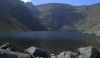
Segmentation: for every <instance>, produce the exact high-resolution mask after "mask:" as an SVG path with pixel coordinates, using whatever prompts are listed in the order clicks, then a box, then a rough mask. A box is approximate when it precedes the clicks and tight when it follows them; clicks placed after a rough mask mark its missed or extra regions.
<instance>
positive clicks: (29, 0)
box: [21, 0, 32, 2]
mask: <svg viewBox="0 0 100 58" xmlns="http://www.w3.org/2000/svg"><path fill="white" fill-rule="evenodd" d="M21 1H24V2H32V1H31V0H21Z"/></svg>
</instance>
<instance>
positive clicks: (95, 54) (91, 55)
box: [78, 46, 100, 58]
mask: <svg viewBox="0 0 100 58" xmlns="http://www.w3.org/2000/svg"><path fill="white" fill-rule="evenodd" d="M78 51H79V53H80V55H82V56H83V58H100V57H99V50H97V49H96V48H94V47H93V46H90V47H82V48H79V49H78Z"/></svg>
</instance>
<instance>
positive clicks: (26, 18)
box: [0, 0, 46, 32]
mask: <svg viewBox="0 0 100 58" xmlns="http://www.w3.org/2000/svg"><path fill="white" fill-rule="evenodd" d="M0 25H1V26H0V31H1V32H2V31H4V32H6V31H8V32H9V31H43V30H46V28H44V27H43V26H42V25H41V24H40V23H39V22H38V21H37V19H36V16H35V17H34V16H32V14H31V12H30V11H29V9H28V8H27V6H26V5H25V3H24V2H22V1H20V0H0Z"/></svg>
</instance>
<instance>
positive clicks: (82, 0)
mask: <svg viewBox="0 0 100 58" xmlns="http://www.w3.org/2000/svg"><path fill="white" fill-rule="evenodd" d="M23 1H24V2H32V3H33V4H34V5H39V4H46V3H66V4H71V5H75V6H80V5H91V4H95V3H100V0H23Z"/></svg>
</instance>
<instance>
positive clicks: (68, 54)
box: [57, 51, 78, 58]
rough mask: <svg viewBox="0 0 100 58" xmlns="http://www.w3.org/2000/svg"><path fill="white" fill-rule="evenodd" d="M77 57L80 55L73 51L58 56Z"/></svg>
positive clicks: (61, 57)
mask: <svg viewBox="0 0 100 58" xmlns="http://www.w3.org/2000/svg"><path fill="white" fill-rule="evenodd" d="M77 57H78V54H77V53H74V52H71V51H66V52H62V53H60V54H59V55H58V56H57V58H77Z"/></svg>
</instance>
